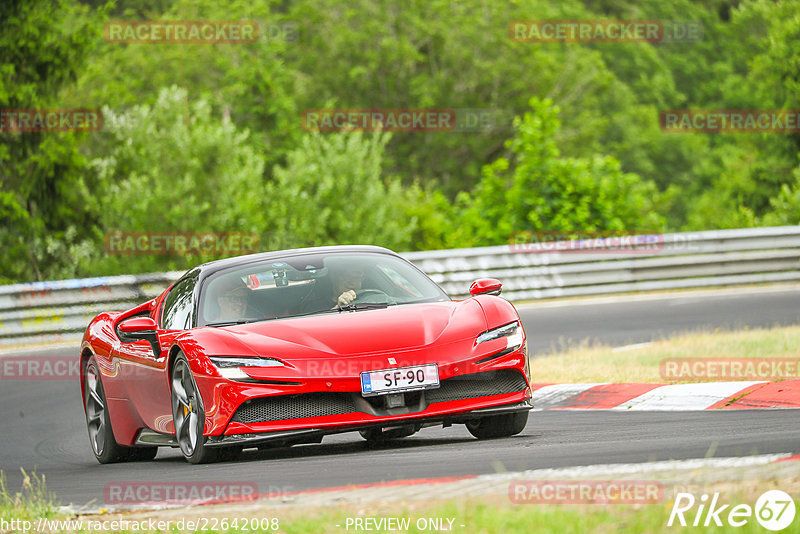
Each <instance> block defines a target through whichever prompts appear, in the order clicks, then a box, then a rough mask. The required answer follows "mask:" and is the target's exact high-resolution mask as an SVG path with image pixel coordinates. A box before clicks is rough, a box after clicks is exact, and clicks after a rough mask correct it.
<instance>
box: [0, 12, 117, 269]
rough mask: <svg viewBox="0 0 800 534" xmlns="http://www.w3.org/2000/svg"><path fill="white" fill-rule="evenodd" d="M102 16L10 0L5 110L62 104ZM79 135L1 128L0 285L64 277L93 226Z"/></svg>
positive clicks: (2, 52)
mask: <svg viewBox="0 0 800 534" xmlns="http://www.w3.org/2000/svg"><path fill="white" fill-rule="evenodd" d="M103 17H104V12H103V10H99V11H91V10H89V9H88V8H86V7H83V6H79V5H76V4H75V3H74V2H70V1H68V0H54V1H50V0H24V1H18V0H10V1H5V2H4V3H3V7H2V16H1V17H0V109H26V108H34V109H42V108H60V107H64V103H63V101H61V100H60V99H59V94H60V91H61V90H62V88H63V87H65V86H66V85H67V84H69V83H71V82H72V81H73V80H74V79H75V78H76V76H77V73H78V71H79V70H80V69H81V68H82V66H83V65H84V64H85V62H86V60H87V57H88V55H89V53H90V51H91V50H92V49H93V46H94V44H95V43H96V40H97V38H98V36H99V27H101V21H102V19H103ZM86 104H87V102H86V101H82V102H80V104H79V105H84V106H85V107H92V106H90V105H86ZM81 137H82V136H81V135H80V134H75V133H70V132H66V133H56V132H10V131H5V129H3V128H0V248H2V249H3V254H2V255H0V283H2V282H6V283H7V282H14V281H29V280H41V279H47V278H55V277H58V276H60V275H62V274H63V273H64V270H63V269H64V266H65V264H67V263H68V262H69V261H70V259H69V257H68V256H67V257H66V258H65V254H64V252H65V251H68V250H69V249H70V247H73V246H77V245H78V244H79V243H80V242H81V240H82V238H83V236H85V234H86V232H87V229H89V228H91V226H92V224H93V221H94V214H93V212H92V211H91V209H90V208H89V206H90V204H91V202H90V201H89V196H88V194H87V192H88V188H87V184H86V182H85V177H84V169H85V165H86V158H85V157H84V155H83V154H82V153H81V151H80V150H79V143H80V139H81Z"/></svg>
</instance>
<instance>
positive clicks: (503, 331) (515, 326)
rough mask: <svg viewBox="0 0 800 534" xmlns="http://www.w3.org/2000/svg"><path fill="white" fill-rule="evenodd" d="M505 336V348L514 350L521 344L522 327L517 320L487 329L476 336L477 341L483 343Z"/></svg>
mask: <svg viewBox="0 0 800 534" xmlns="http://www.w3.org/2000/svg"><path fill="white" fill-rule="evenodd" d="M501 337H504V338H506V350H515V349H518V348H519V347H521V346H522V327H521V326H520V325H519V321H514V322H513V323H509V324H507V325H505V326H501V327H499V328H493V329H492V330H487V331H486V332H484V333H483V334H481V335H479V336H478V339H477V342H478V343H484V342H486V341H491V340H493V339H500V338H501Z"/></svg>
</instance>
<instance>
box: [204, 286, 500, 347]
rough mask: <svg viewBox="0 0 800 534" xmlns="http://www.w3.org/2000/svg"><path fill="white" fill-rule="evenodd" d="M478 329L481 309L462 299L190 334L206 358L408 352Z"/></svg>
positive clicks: (483, 322) (482, 322) (470, 335)
mask: <svg viewBox="0 0 800 534" xmlns="http://www.w3.org/2000/svg"><path fill="white" fill-rule="evenodd" d="M484 330H486V318H485V316H484V313H483V310H482V308H481V306H480V305H479V304H478V303H477V302H476V301H475V300H473V299H468V300H466V301H462V302H451V301H448V302H435V303H423V304H406V305H400V306H392V307H389V308H385V309H377V310H363V311H356V312H341V313H331V314H322V315H312V316H306V317H297V318H289V319H278V320H272V321H264V322H258V323H250V324H244V325H237V326H230V327H219V328H212V327H209V328H200V329H196V330H194V331H192V332H194V336H193V337H195V340H194V341H196V342H197V344H198V345H199V346H202V347H203V349H204V351H205V352H206V353H207V354H216V355H231V356H241V355H261V356H275V357H280V358H292V357H319V356H336V355H358V354H369V353H376V352H383V351H402V350H414V349H418V348H421V347H426V346H431V345H434V344H444V343H451V342H455V341H460V340H463V339H466V338H472V339H474V338H475V336H477V335H478V334H479V333H481V332H483V331H484Z"/></svg>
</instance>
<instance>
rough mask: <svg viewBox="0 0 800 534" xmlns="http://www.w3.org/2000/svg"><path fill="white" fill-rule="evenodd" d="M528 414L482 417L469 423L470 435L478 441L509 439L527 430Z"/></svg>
mask: <svg viewBox="0 0 800 534" xmlns="http://www.w3.org/2000/svg"><path fill="white" fill-rule="evenodd" d="M527 424H528V412H527V411H525V412H516V413H509V414H502V415H490V416H487V417H481V418H480V419H476V420H474V421H470V422H468V423H467V430H469V433H470V434H472V435H473V436H475V437H476V438H478V439H494V438H507V437H509V436H515V435H517V434H519V433H520V432H522V431H523V430H525V425H527Z"/></svg>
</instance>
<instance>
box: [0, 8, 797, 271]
mask: <svg viewBox="0 0 800 534" xmlns="http://www.w3.org/2000/svg"><path fill="white" fill-rule="evenodd" d="M602 18H609V19H661V20H667V21H670V20H672V21H675V20H677V21H692V22H695V23H700V24H702V28H703V35H702V39H700V40H698V41H694V42H665V43H656V44H647V43H628V44H623V43H616V44H611V43H605V44H603V43H598V44H577V43H558V44H530V43H519V42H515V41H513V40H511V39H509V36H508V24H509V22H511V21H513V20H530V19H539V20H540V19H602ZM120 19H122V20H142V19H147V20H161V19H174V20H256V21H258V22H259V24H260V28H261V32H260V33H261V36H260V38H259V40H258V42H256V43H251V44H239V45H232V44H183V45H175V44H171V45H170V44H111V43H107V42H105V41H104V40H103V39H102V27H103V24H104V23H105V22H106V21H107V20H120ZM56 107H58V108H69V107H88V108H102V109H103V110H104V118H105V125H104V128H103V129H102V130H101V131H99V132H95V133H89V134H72V133H25V134H21V133H10V132H2V131H0V221H2V222H1V223H0V247H2V251H3V253H2V255H0V283H11V282H17V281H31V280H37V279H38V280H41V279H55V278H68V277H80V276H89V275H100V274H120V273H138V272H146V271H158V270H164V269H182V268H188V267H189V266H191V265H194V264H196V263H198V262H199V261H205V260H209V259H213V258H210V257H197V256H114V255H109V254H107V253H106V251H105V249H104V247H103V237H104V236H105V235H106V233H108V232H112V231H123V232H137V231H159V232H161V231H164V232H166V231H244V232H256V233H258V234H259V235H261V236H262V238H261V247H262V248H263V249H271V248H289V247H295V246H307V245H322V244H333V243H372V244H378V245H383V246H388V247H391V248H394V249H398V250H415V249H432V248H447V247H462V246H482V245H497V244H503V243H508V242H509V239H510V237H511V236H512V235H513V234H515V233H519V232H524V231H528V230H575V231H583V232H587V231H599V230H620V231H626V232H635V231H680V230H697V229H713V228H731V227H745V226H756V225H778V224H798V223H800V164H799V162H798V153H800V135H798V134H699V133H698V134H686V133H682V134H675V133H665V132H662V131H661V129H660V128H659V124H658V115H659V111H662V110H667V109H687V108H695V109H778V108H785V109H794V110H797V109H800V2H798V1H797V0H793V1H774V0H705V1H703V2H691V1H689V0H672V1H669V2H666V1H657V0H647V1H644V2H633V1H627V0H582V1H580V0H565V1H558V2H557V1H554V0H513V1H509V2H493V1H486V0H461V1H458V2H450V1H444V0H428V1H423V0H409V1H406V2H399V3H398V2H393V1H387V0H348V1H346V2H345V1H341V0H283V1H268V2H247V1H243V0H225V1H218V0H117V1H116V2H109V3H105V0H102V1H101V0H0V109H3V108H12V109H13V108H56ZM326 107H341V108H382V107H386V108H480V109H485V110H488V111H490V112H491V113H492V115H493V116H494V117H495V120H494V122H493V124H492V125H490V126H489V127H487V128H484V129H482V130H480V131H474V132H410V133H394V134H391V135H390V134H385V133H384V134H381V133H358V132H349V133H347V132H344V133H335V134H314V133H309V132H307V131H305V130H303V128H302V127H301V120H300V117H301V115H302V111H303V110H305V109H309V108H326Z"/></svg>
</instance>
